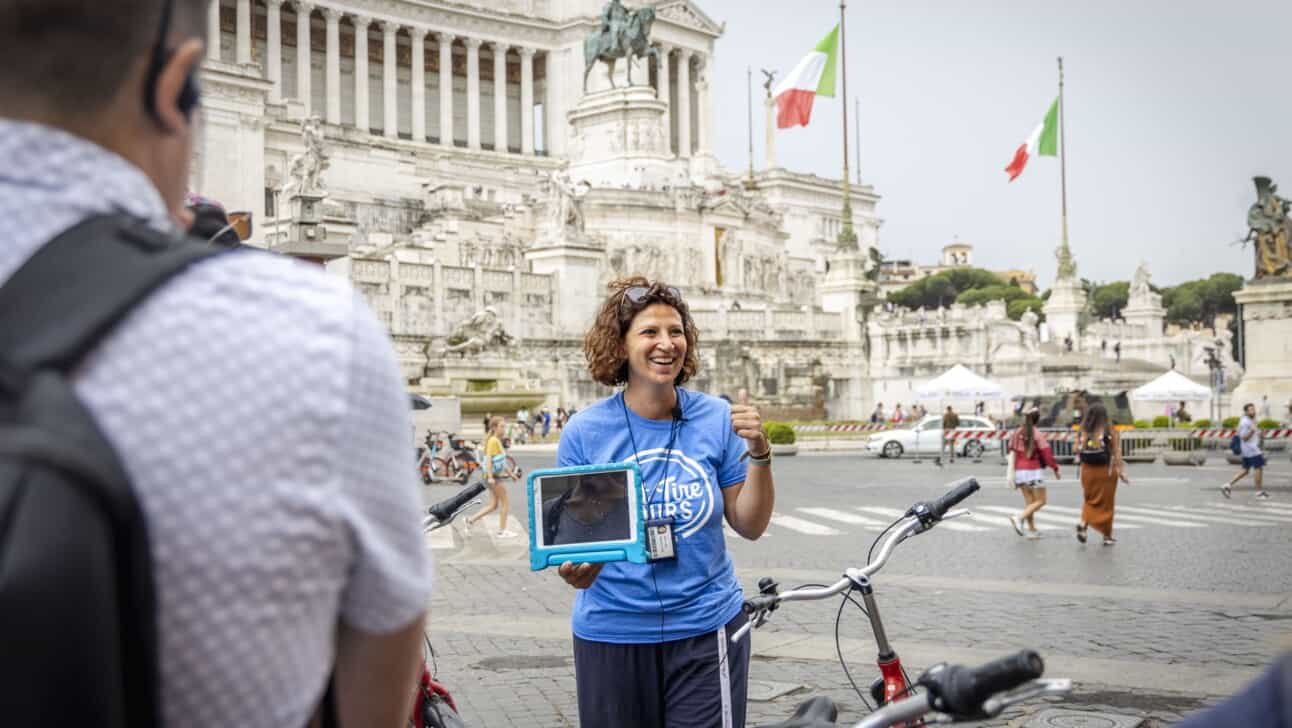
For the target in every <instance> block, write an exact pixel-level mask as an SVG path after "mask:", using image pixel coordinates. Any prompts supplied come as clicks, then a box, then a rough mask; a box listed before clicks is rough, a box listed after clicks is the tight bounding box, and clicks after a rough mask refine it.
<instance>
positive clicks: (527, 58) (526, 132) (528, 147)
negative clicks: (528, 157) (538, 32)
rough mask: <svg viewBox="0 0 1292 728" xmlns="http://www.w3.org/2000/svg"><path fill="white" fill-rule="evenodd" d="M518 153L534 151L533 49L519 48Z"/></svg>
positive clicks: (531, 152)
mask: <svg viewBox="0 0 1292 728" xmlns="http://www.w3.org/2000/svg"><path fill="white" fill-rule="evenodd" d="M520 153H521V154H533V153H534V49H533V48H521V49H520Z"/></svg>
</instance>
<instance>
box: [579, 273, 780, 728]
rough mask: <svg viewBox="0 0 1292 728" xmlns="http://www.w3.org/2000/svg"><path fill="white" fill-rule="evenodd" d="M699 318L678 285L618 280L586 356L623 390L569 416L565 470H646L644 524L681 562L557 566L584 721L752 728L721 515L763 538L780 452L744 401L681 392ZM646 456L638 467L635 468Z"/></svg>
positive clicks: (692, 363) (743, 644)
mask: <svg viewBox="0 0 1292 728" xmlns="http://www.w3.org/2000/svg"><path fill="white" fill-rule="evenodd" d="M697 339H698V336H697V331H696V328H695V322H694V320H693V319H692V318H691V313H690V309H689V308H688V307H687V305H686V302H685V301H684V300H683V299H682V296H681V293H680V292H679V291H678V290H677V289H676V288H674V287H672V286H669V285H666V284H664V283H660V282H650V281H648V280H646V279H645V278H641V277H636V278H628V279H622V280H618V281H615V282H614V283H612V284H610V295H609V296H608V297H607V298H606V299H605V300H604V301H603V302H602V304H601V307H600V310H599V311H598V313H597V315H596V317H595V319H594V323H593V326H592V329H591V330H590V331H589V332H588V334H587V336H586V337H585V338H584V351H585V353H586V355H587V360H588V369H589V373H590V374H591V375H592V378H593V379H594V380H595V381H597V382H598V383H600V384H603V385H605V386H617V385H624V388H623V390H622V391H620V392H618V393H616V394H614V395H612V396H610V397H607V398H605V399H602V400H600V401H598V402H595V403H593V404H591V405H589V406H588V407H587V408H585V409H584V410H583V411H581V412H580V413H579V414H578V416H576V417H573V418H572V419H571V420H570V422H569V425H568V426H567V427H566V430H567V431H566V433H565V435H564V437H562V438H561V444H560V446H559V448H558V450H557V464H558V465H560V466H574V465H589V464H598V463H613V462H623V461H639V466H640V467H641V470H642V483H643V486H644V488H645V493H646V496H645V501H646V510H647V514H648V517H649V518H658V519H663V518H669V519H671V523H672V530H673V533H674V534H677V535H678V536H679V537H678V538H677V540H676V544H677V545H676V556H675V557H674V558H672V559H668V560H656V561H653V562H651V563H646V564H634V563H630V562H626V561H621V562H614V563H608V564H604V565H603V564H574V563H566V564H562V565H561V566H560V568H559V573H560V575H561V577H562V578H564V579H565V580H566V582H567V583H569V584H570V586H572V587H574V588H576V589H578V590H579V592H578V596H577V597H576V598H575V600H574V614H573V619H572V626H573V631H574V676H575V685H576V688H577V693H578V704H579V724H580V725H584V726H589V727H596V728H603V727H609V726H665V725H668V726H683V725H684V726H688V727H694V728H728V727H731V728H743V726H744V724H745V705H746V698H747V690H748V678H749V656H750V640H749V638H748V637H747V636H746V637H744V638H742V639H740V640H738V641H737V642H734V643H733V642H731V641H730V639H729V636H730V635H731V633H732V632H733V631H735V630H737V629H739V628H740V627H741V626H743V625H744V624H745V623H746V618H745V616H744V613H743V610H742V608H741V605H742V601H743V595H742V593H741V589H740V582H739V581H738V580H737V579H736V575H735V572H734V570H733V568H732V562H731V558H730V556H729V555H728V553H727V549H726V540H725V538H724V536H723V521H724V517H725V520H726V522H727V524H728V525H729V526H730V527H731V529H732V530H734V531H735V532H736V533H737V534H739V535H741V536H743V537H744V538H746V539H750V540H756V539H758V538H759V537H760V536H761V535H762V534H763V531H764V530H765V529H766V528H767V524H768V521H769V520H770V519H771V515H772V507H773V504H774V501H775V488H774V484H773V480H772V469H771V445H770V444H769V443H768V441H767V437H766V435H765V434H764V433H763V430H762V421H761V419H760V418H759V415H758V410H757V409H755V408H753V407H751V406H749V405H748V396H749V395H748V393H747V392H743V393H742V394H741V395H739V396H738V397H737V403H736V404H728V403H727V402H724V401H723V400H722V399H720V398H718V397H714V396H711V395H707V394H703V393H701V392H698V391H694V390H690V389H687V388H685V387H684V386H682V385H684V384H685V383H686V382H687V381H688V380H689V379H691V378H692V377H694V376H695V375H696V374H697V372H698V371H699V367H700V357H699V355H698V352H697V351H696V341H697ZM639 456H640V459H639Z"/></svg>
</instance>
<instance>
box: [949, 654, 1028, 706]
mask: <svg viewBox="0 0 1292 728" xmlns="http://www.w3.org/2000/svg"><path fill="white" fill-rule="evenodd" d="M1043 672H1045V663H1044V662H1043V661H1042V660H1041V656H1040V655H1038V654H1036V653H1035V652H1033V651H1032V650H1023V651H1022V652H1019V653H1018V654H1015V655H1010V656H1009V657H1002V658H1001V659H999V660H994V661H992V662H989V663H987V664H986V665H982V666H981V667H948V668H946V669H945V670H943V671H942V672H941V673H940V674H937V675H936V676H934V678H933V680H932V681H931V682H932V683H933V684H932V685H930V687H931V688H933V690H932V691H931V692H933V693H934V694H935V695H936V701H935V705H934V707H935V708H936V709H937V710H939V711H941V712H943V713H946V714H948V715H952V716H956V717H961V718H973V717H978V716H981V715H982V714H983V713H982V705H983V703H984V702H986V701H987V699H988V698H990V697H991V696H993V695H995V694H997V693H1000V692H1005V691H1007V690H1012V689H1013V688H1016V687H1018V686H1019V685H1022V684H1023V683H1025V682H1027V681H1029V680H1035V679H1036V678H1038V677H1040V676H1041V674H1042V673H1043Z"/></svg>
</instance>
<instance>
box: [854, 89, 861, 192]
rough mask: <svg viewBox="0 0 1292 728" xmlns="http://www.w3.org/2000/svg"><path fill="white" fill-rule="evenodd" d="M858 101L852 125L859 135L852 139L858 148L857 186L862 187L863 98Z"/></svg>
mask: <svg viewBox="0 0 1292 728" xmlns="http://www.w3.org/2000/svg"><path fill="white" fill-rule="evenodd" d="M856 101H857V109H856V113H854V114H853V115H852V123H853V124H855V125H856V127H857V134H856V135H855V136H853V138H852V139H853V141H854V142H855V143H856V146H857V169H856V170H854V171H855V172H856V173H857V186H858V187H860V186H861V98H860V97H858V98H857V99H856Z"/></svg>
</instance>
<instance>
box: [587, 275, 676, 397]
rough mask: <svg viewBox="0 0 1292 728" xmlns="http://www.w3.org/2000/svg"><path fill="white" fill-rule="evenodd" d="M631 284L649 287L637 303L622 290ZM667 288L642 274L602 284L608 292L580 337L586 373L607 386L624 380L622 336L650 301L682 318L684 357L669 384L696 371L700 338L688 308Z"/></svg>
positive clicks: (621, 382)
mask: <svg viewBox="0 0 1292 728" xmlns="http://www.w3.org/2000/svg"><path fill="white" fill-rule="evenodd" d="M634 286H641V287H643V288H649V289H650V292H649V293H647V294H646V297H645V299H643V300H642V302H641V303H633V302H632V301H631V300H628V298H627V297H626V295H625V293H624V292H625V291H627V290H628V289H629V288H632V287H634ZM668 288H669V285H668V284H667V283H664V282H663V281H650V280H647V279H646V278H645V277H643V276H632V277H629V278H620V279H618V280H615V281H612V282H611V283H610V284H609V285H607V286H606V289H607V290H609V291H610V294H609V295H607V296H606V300H604V301H602V302H601V309H600V310H599V311H597V318H596V320H595V321H593V323H592V328H591V329H588V333H587V335H586V336H584V337H583V355H584V357H586V358H587V360H588V372H589V373H590V374H592V378H593V379H594V380H596V381H597V382H599V383H601V384H604V385H606V386H608V387H613V386H615V385H618V384H624V383H625V382H627V381H628V355H627V352H625V351H624V335H625V334H627V333H628V327H629V325H630V324H631V323H632V321H633V318H634V317H636V316H637V314H639V313H641V311H642V309H644V308H646V307H647V306H650V305H651V304H653V303H663V304H667V305H669V306H672V307H673V308H674V309H676V310H677V312H678V314H679V315H681V317H682V331H683V333H684V334H685V336H686V356H685V357H683V359H682V371H681V372H679V373H678V375H677V378H676V379H675V380H674V381H673V383H674V384H683V383H685V382H686V381H687V380H688V379H690V378H691V377H693V376H695V374H696V372H698V371H700V357H699V355H698V354H697V352H696V344H697V343H699V340H700V337H699V332H697V331H696V330H695V321H693V320H692V319H691V309H690V308H688V307H687V305H686V301H683V300H682V298H681V297H680V296H674V295H672V294H671V293H669V291H668Z"/></svg>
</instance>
